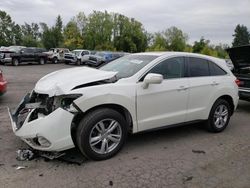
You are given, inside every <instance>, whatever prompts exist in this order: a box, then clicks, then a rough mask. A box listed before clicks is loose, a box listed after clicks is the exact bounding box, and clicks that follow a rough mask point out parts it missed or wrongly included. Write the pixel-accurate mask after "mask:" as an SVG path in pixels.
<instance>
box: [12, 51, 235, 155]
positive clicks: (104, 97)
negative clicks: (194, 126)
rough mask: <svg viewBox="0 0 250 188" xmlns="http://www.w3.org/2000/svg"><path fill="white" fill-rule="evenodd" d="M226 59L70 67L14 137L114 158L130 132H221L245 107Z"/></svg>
mask: <svg viewBox="0 0 250 188" xmlns="http://www.w3.org/2000/svg"><path fill="white" fill-rule="evenodd" d="M236 83H237V80H236V78H235V77H234V75H233V74H232V73H231V71H230V70H229V69H228V67H227V66H226V64H225V62H224V60H220V59H217V58H213V57H209V56H204V55H198V54H192V53H181V52H163V53H139V54H132V55H128V56H124V57H122V58H119V59H117V60H115V61H113V62H110V63H109V64H107V65H105V66H103V67H101V68H100V69H99V70H98V69H93V68H87V67H80V68H70V69H64V70H60V71H56V72H54V73H51V74H48V75H47V76H45V77H43V78H42V79H40V80H39V81H38V82H37V84H36V86H35V88H34V90H33V91H32V92H31V94H28V95H26V97H25V98H24V99H23V101H22V102H21V103H20V105H19V106H18V107H17V108H16V110H15V112H14V113H10V117H11V121H12V127H13V130H14V133H15V134H16V135H17V136H18V137H20V138H21V139H22V140H24V141H25V142H26V143H27V144H28V145H30V146H31V147H33V148H34V149H38V150H44V151H62V150H66V149H69V148H73V147H75V146H76V147H78V148H79V149H80V150H81V152H82V153H83V154H84V155H85V156H86V157H88V158H91V159H94V160H103V159H108V158H110V157H112V156H114V155H115V154H116V153H117V152H118V151H119V150H120V149H121V148H122V146H123V144H124V142H125V140H126V135H127V133H128V132H130V133H137V132H141V131H146V130H151V129H159V128H163V127H172V126H173V125H176V126H177V125H183V124H187V123H192V122H196V121H204V126H206V127H207V128H208V130H209V131H212V132H221V131H223V130H224V129H225V128H226V126H227V125H228V122H229V119H230V117H231V115H232V114H233V112H234V110H235V108H236V106H237V104H238V86H237V84H236Z"/></svg>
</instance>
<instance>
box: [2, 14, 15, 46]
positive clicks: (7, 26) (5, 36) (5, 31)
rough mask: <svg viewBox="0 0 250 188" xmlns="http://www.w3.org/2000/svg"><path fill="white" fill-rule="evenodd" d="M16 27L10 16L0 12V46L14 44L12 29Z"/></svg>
mask: <svg viewBox="0 0 250 188" xmlns="http://www.w3.org/2000/svg"><path fill="white" fill-rule="evenodd" d="M14 25H15V24H14V22H12V20H11V17H10V15H8V14H7V13H6V12H5V11H1V10H0V46H9V45H11V44H12V43H13V38H14V36H13V33H12V29H13V27H14Z"/></svg>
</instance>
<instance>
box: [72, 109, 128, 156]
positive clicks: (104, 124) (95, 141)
mask: <svg viewBox="0 0 250 188" xmlns="http://www.w3.org/2000/svg"><path fill="white" fill-rule="evenodd" d="M126 137H127V123H126V121H125V119H124V117H123V116H122V115H121V114H120V113H119V112H117V111H115V110H112V109H109V108H100V109H97V110H95V111H92V112H90V113H89V114H87V115H86V116H85V117H84V118H83V119H82V121H81V122H80V124H79V126H78V128H77V134H76V140H77V145H78V147H79V149H80V151H81V152H82V153H83V154H84V155H85V156H86V157H87V158H90V159H93V160H105V159H109V158H111V157H112V156H114V155H115V154H117V153H118V152H119V151H120V149H121V148H122V146H123V145H124V143H125V141H126Z"/></svg>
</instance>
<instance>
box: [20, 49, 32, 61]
mask: <svg viewBox="0 0 250 188" xmlns="http://www.w3.org/2000/svg"><path fill="white" fill-rule="evenodd" d="M33 56H34V50H33V49H31V48H25V49H23V50H22V54H21V59H22V61H33Z"/></svg>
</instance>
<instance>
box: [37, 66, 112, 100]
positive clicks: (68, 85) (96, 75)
mask: <svg viewBox="0 0 250 188" xmlns="http://www.w3.org/2000/svg"><path fill="white" fill-rule="evenodd" d="M115 75H116V72H110V71H102V70H98V69H93V68H88V67H79V68H78V67H77V68H69V69H63V70H59V71H56V72H52V73H50V74H48V75H46V76H44V77H43V78H41V79H40V80H39V81H38V82H37V83H36V86H35V88H34V90H35V92H37V93H43V94H48V95H49V96H50V97H51V96H55V95H64V94H68V93H69V92H70V91H71V90H72V89H73V88H75V87H77V86H80V85H84V84H87V83H92V82H97V81H101V80H106V79H110V78H112V77H114V76H115Z"/></svg>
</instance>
